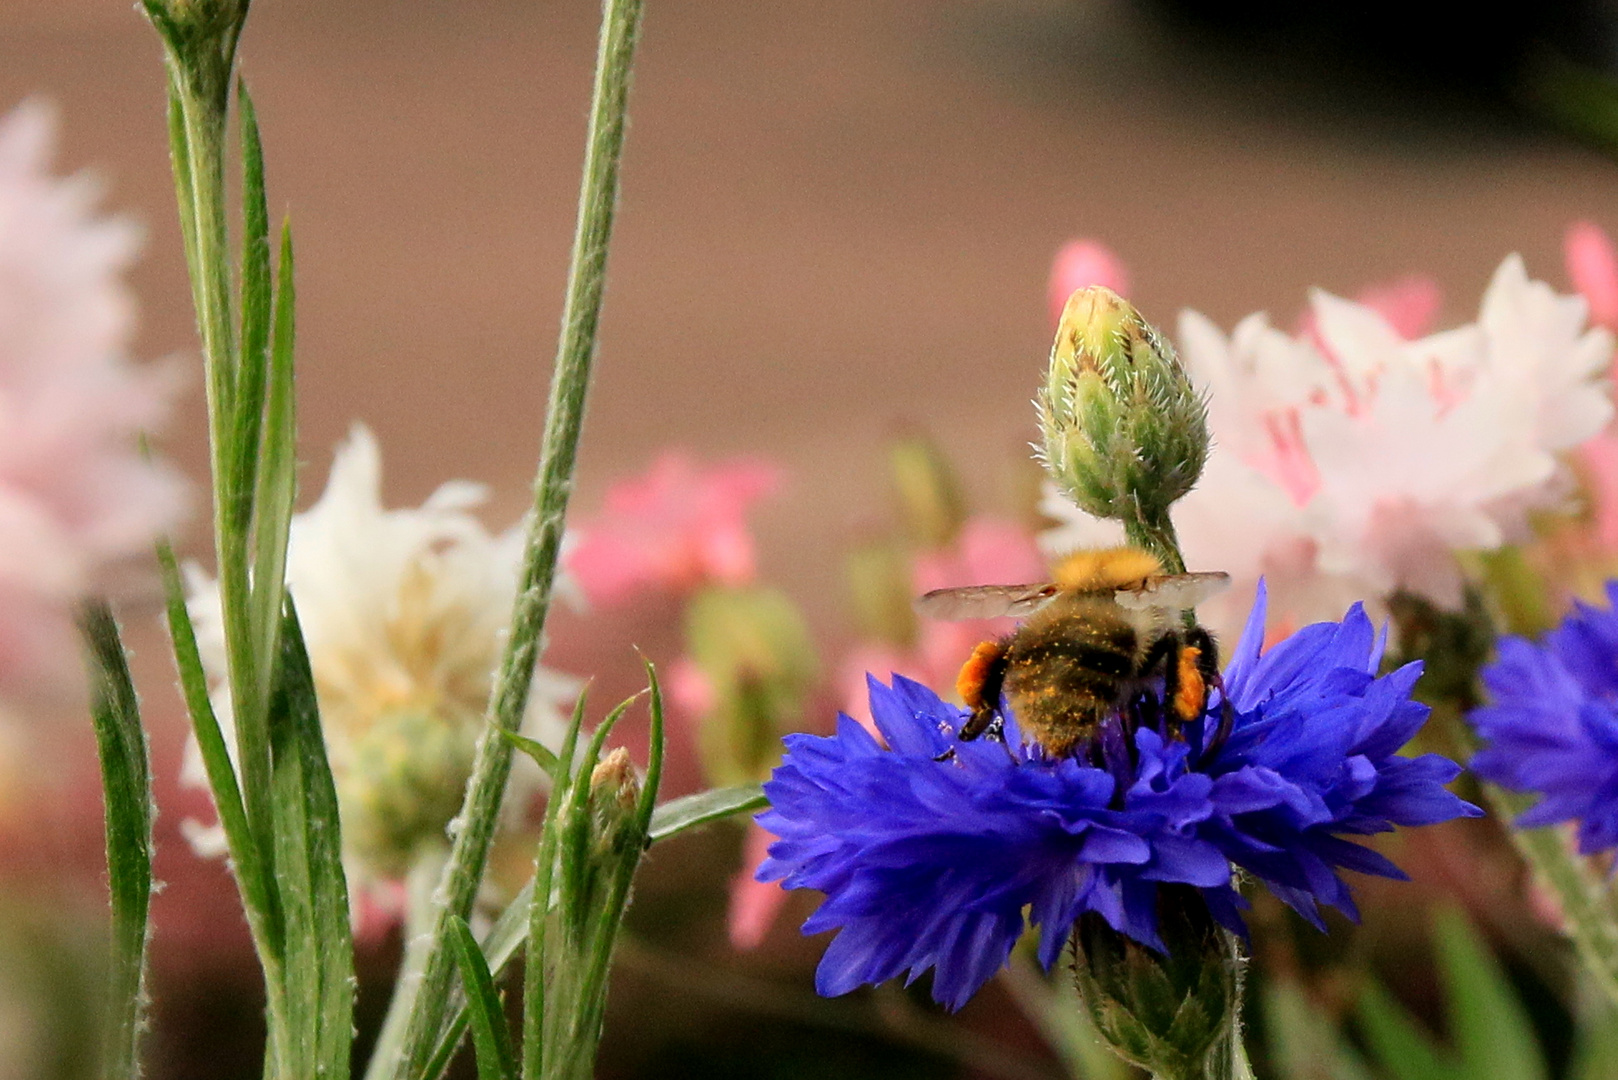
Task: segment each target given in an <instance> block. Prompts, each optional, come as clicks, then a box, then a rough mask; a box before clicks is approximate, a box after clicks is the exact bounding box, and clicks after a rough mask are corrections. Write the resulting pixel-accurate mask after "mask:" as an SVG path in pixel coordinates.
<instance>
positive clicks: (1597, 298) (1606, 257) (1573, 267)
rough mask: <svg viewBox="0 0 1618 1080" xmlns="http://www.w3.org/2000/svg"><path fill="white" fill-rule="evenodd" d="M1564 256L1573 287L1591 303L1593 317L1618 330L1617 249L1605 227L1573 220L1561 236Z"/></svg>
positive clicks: (1600, 324) (1599, 324)
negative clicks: (1562, 236) (1614, 247)
mask: <svg viewBox="0 0 1618 1080" xmlns="http://www.w3.org/2000/svg"><path fill="white" fill-rule="evenodd" d="M1562 258H1563V260H1564V261H1565V262H1566V264H1567V276H1568V278H1569V279H1570V280H1571V281H1572V282H1573V288H1575V289H1576V290H1578V292H1579V295H1580V296H1583V297H1584V302H1585V303H1586V304H1589V305H1590V321H1591V322H1592V323H1595V324H1596V325H1597V326H1605V327H1606V328H1607V329H1608V330H1618V253H1615V252H1614V251H1613V246H1612V238H1611V237H1609V236H1608V235H1607V233H1606V230H1604V229H1602V227H1601V226H1599V225H1597V224H1595V223H1594V222H1592V221H1577V222H1574V223H1573V224H1572V225H1570V226H1568V230H1567V235H1566V236H1565V237H1564V238H1563V240H1562Z"/></svg>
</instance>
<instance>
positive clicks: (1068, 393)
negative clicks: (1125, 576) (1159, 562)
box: [1038, 285, 1208, 524]
mask: <svg viewBox="0 0 1618 1080" xmlns="http://www.w3.org/2000/svg"><path fill="white" fill-rule="evenodd" d="M1038 406H1039V421H1040V429H1041V434H1042V436H1043V445H1042V446H1041V448H1040V456H1041V458H1042V460H1043V462H1044V465H1045V468H1046V469H1047V470H1048V471H1049V472H1050V475H1051V478H1052V479H1053V480H1055V481H1056V484H1057V486H1058V487H1060V488H1061V489H1062V491H1063V492H1065V493H1066V494H1067V496H1068V497H1069V498H1071V499H1072V500H1073V501H1074V502H1075V503H1077V504H1078V505H1079V506H1080V507H1081V508H1083V509H1084V510H1085V511H1087V512H1089V513H1091V514H1094V515H1095V516H1096V517H1102V518H1114V519H1117V520H1121V521H1123V522H1125V523H1126V524H1130V523H1132V522H1146V523H1149V524H1154V523H1161V522H1166V521H1167V520H1168V509H1169V506H1170V505H1172V504H1173V503H1174V502H1175V501H1176V500H1178V499H1179V498H1180V497H1182V496H1183V495H1185V494H1186V492H1188V491H1190V490H1191V488H1192V486H1193V485H1195V484H1196V482H1197V479H1198V477H1200V476H1201V475H1202V468H1203V465H1204V464H1205V463H1206V462H1207V459H1208V409H1207V404H1206V402H1205V401H1204V400H1203V397H1202V395H1201V394H1199V393H1198V392H1197V390H1196V388H1195V387H1193V386H1192V385H1191V380H1190V379H1189V378H1188V377H1187V376H1186V373H1185V369H1184V368H1183V367H1181V366H1180V361H1179V358H1178V357H1177V356H1176V355H1175V352H1174V347H1173V346H1172V345H1170V344H1169V342H1168V339H1166V338H1165V337H1163V336H1162V335H1161V334H1160V333H1158V331H1157V330H1156V328H1155V327H1153V326H1152V325H1151V324H1150V323H1148V322H1147V321H1146V320H1145V319H1144V318H1142V317H1141V314H1140V312H1139V311H1137V310H1135V307H1134V305H1132V304H1130V303H1129V301H1127V300H1125V299H1123V298H1122V297H1120V296H1119V295H1118V294H1116V293H1114V292H1113V291H1112V290H1110V289H1106V288H1103V287H1101V286H1099V285H1098V286H1092V287H1090V288H1087V289H1080V290H1079V291H1078V292H1075V293H1074V294H1073V295H1072V297H1070V298H1069V299H1068V302H1067V307H1066V309H1065V310H1064V311H1063V313H1062V321H1061V324H1060V326H1059V327H1058V328H1057V331H1056V342H1055V344H1054V345H1053V346H1052V348H1051V360H1050V368H1049V370H1048V372H1047V374H1046V379H1045V385H1044V386H1043V387H1042V388H1041V389H1040V393H1039V399H1038Z"/></svg>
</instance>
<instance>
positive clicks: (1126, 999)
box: [1073, 887, 1240, 1080]
mask: <svg viewBox="0 0 1618 1080" xmlns="http://www.w3.org/2000/svg"><path fill="white" fill-rule="evenodd" d="M1158 931H1159V933H1160V934H1161V935H1162V939H1163V944H1164V946H1165V948H1166V950H1167V951H1166V952H1161V953H1160V952H1157V951H1156V950H1154V949H1150V948H1147V947H1146V946H1145V945H1142V944H1140V943H1139V942H1137V941H1135V940H1133V939H1131V938H1128V937H1125V936H1124V935H1123V934H1120V933H1118V931H1116V930H1114V929H1113V928H1112V927H1110V926H1108V925H1107V924H1106V922H1105V921H1104V920H1103V919H1102V918H1101V916H1099V915H1095V914H1090V915H1086V916H1085V917H1084V918H1082V919H1080V920H1079V923H1078V926H1077V927H1075V929H1074V931H1073V944H1074V951H1075V953H1076V960H1075V963H1074V969H1073V970H1074V974H1075V976H1076V978H1077V982H1078V987H1079V995H1080V997H1082V998H1083V1000H1084V1003H1085V1006H1086V1007H1087V1008H1088V1009H1089V1012H1090V1017H1091V1019H1092V1020H1093V1021H1094V1022H1095V1025H1096V1027H1097V1029H1098V1030H1099V1031H1100V1032H1101V1035H1102V1037H1103V1038H1105V1039H1106V1041H1107V1044H1108V1045H1109V1046H1110V1047H1111V1048H1112V1050H1113V1052H1114V1053H1116V1054H1117V1055H1118V1056H1119V1057H1121V1058H1123V1059H1124V1060H1125V1061H1128V1062H1131V1063H1133V1064H1135V1065H1139V1066H1140V1067H1141V1068H1143V1069H1146V1070H1147V1071H1149V1072H1150V1073H1151V1074H1152V1075H1153V1076H1155V1077H1159V1078H1161V1080H1204V1078H1205V1077H1206V1078H1213V1077H1219V1076H1224V1075H1228V1074H1227V1073H1225V1072H1224V1071H1223V1070H1221V1069H1220V1068H1219V1066H1220V1065H1221V1064H1224V1062H1222V1061H1216V1060H1215V1059H1216V1058H1218V1057H1219V1056H1220V1055H1228V1054H1230V1053H1231V1047H1232V1044H1231V1038H1232V1037H1233V1035H1234V1032H1235V1016H1234V1013H1235V1009H1236V1004H1237V1001H1238V1000H1239V999H1238V994H1237V981H1236V975H1237V965H1238V964H1239V963H1240V960H1239V959H1238V958H1237V956H1236V954H1235V950H1234V949H1233V948H1232V946H1231V944H1230V936H1229V935H1228V934H1226V933H1225V932H1224V931H1222V930H1221V929H1220V928H1219V927H1218V925H1217V924H1215V923H1214V921H1213V918H1212V917H1211V916H1210V915H1209V914H1208V907H1207V905H1206V904H1205V903H1204V902H1203V900H1202V898H1201V897H1200V896H1199V895H1197V893H1196V891H1195V890H1194V889H1190V888H1185V887H1165V888H1163V889H1162V890H1161V891H1160V893H1159V897H1158Z"/></svg>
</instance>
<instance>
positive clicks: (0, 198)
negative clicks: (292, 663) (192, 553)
mask: <svg viewBox="0 0 1618 1080" xmlns="http://www.w3.org/2000/svg"><path fill="white" fill-rule="evenodd" d="M52 127H53V120H52V116H51V112H50V110H49V109H48V108H47V107H46V106H44V105H43V104H42V103H39V102H26V103H24V104H23V105H21V106H19V107H18V108H17V109H15V110H14V111H12V112H11V113H10V114H9V115H7V116H4V117H0V696H3V697H4V698H5V699H6V701H7V703H8V705H10V704H15V703H16V702H18V701H19V700H26V701H29V702H36V701H49V700H52V699H55V698H57V697H58V696H59V695H62V694H64V693H76V692H78V688H79V687H81V686H82V684H83V674H82V670H81V667H80V660H79V646H78V642H77V637H76V634H75V632H74V628H73V614H74V606H75V604H74V602H75V601H77V600H78V599H79V598H81V597H83V596H85V595H86V594H88V593H92V592H108V591H111V592H118V591H120V588H121V586H122V585H123V582H122V581H121V578H123V577H124V576H126V574H127V571H128V570H129V568H130V565H131V563H132V562H133V561H134V560H136V559H140V558H146V557H148V556H149V553H150V552H151V550H152V543H153V541H154V540H155V539H156V537H157V536H158V535H159V534H160V533H161V532H163V531H164V530H166V529H168V528H169V527H170V526H171V525H173V524H174V522H175V521H176V520H177V519H178V517H179V515H180V511H181V508H182V503H183V487H182V484H181V481H180V479H179V477H178V476H177V475H176V474H175V473H173V472H172V471H171V470H169V469H168V468H167V467H165V466H162V465H157V464H154V463H152V462H151V461H149V460H147V459H145V458H143V457H142V456H141V454H140V453H139V449H138V438H139V436H140V435H141V434H142V433H143V432H147V431H151V430H153V429H155V428H156V426H157V425H158V424H159V423H160V422H161V421H162V420H163V418H164V416H165V414H166V412H167V407H168V402H169V398H170V396H171V392H172V389H173V384H174V378H173V373H172V371H171V370H169V369H163V368H155V369H154V368H147V369H142V368H137V367H135V366H134V365H133V364H132V363H131V362H130V360H129V356H128V347H129V340H130V337H131V335H132V332H133V329H134V315H135V303H134V298H133V296H132V295H131V293H130V291H129V287H128V284H127V282H126V281H125V271H126V270H127V269H128V268H129V264H130V263H131V261H132V260H133V257H134V254H135V249H136V248H137V247H138V245H139V239H140V234H139V230H138V229H137V228H136V227H135V226H134V225H133V224H132V223H131V222H129V221H126V220H123V219H120V218H109V217H104V216H102V215H100V214H98V213H97V212H96V207H95V204H96V201H97V199H98V196H99V191H98V187H97V185H96V184H95V183H94V181H92V180H91V179H90V178H88V177H86V176H75V177H71V178H68V179H65V180H62V179H57V178H56V177H54V176H52V175H51V173H50V169H49V164H50V156H51V142H52Z"/></svg>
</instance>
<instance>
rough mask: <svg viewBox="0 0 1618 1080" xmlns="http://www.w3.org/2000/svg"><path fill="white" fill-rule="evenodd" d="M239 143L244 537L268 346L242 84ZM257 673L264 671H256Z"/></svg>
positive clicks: (234, 495) (234, 477) (258, 207)
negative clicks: (240, 174) (240, 178)
mask: <svg viewBox="0 0 1618 1080" xmlns="http://www.w3.org/2000/svg"><path fill="white" fill-rule="evenodd" d="M236 101H237V109H238V112H239V114H240V117H241V138H242V268H241V294H242V295H241V310H242V315H241V318H242V332H241V339H240V340H241V357H240V360H239V362H238V364H237V373H238V374H237V381H236V387H237V394H236V400H235V402H234V403H233V411H234V413H235V415H234V417H232V426H233V427H234V429H235V430H234V432H233V434H232V436H231V443H232V449H233V450H234V451H235V455H234V458H233V460H232V461H231V467H230V470H229V472H228V473H227V474H226V477H225V479H228V480H229V483H230V490H229V491H228V493H221V494H228V497H229V506H228V507H227V508H226V512H227V513H228V514H230V517H231V522H232V527H233V528H235V529H239V530H241V531H242V532H243V533H246V532H247V530H248V528H249V527H250V525H251V522H252V516H253V494H254V490H255V488H256V486H257V480H256V476H257V472H258V464H259V461H260V460H261V454H260V452H259V450H260V448H259V438H260V435H261V432H262V429H263V426H264V395H265V373H266V369H267V366H268V364H269V344H270V212H269V207H268V205H267V203H266V201H265V195H264V147H263V145H262V144H261V143H260V141H259V133H258V113H257V111H256V110H255V109H254V108H253V99H252V97H251V96H249V94H248V93H247V83H246V82H244V81H242V80H241V79H239V78H238V79H237V81H236ZM259 670H260V671H268V670H269V669H268V668H267V667H260V668H259Z"/></svg>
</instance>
